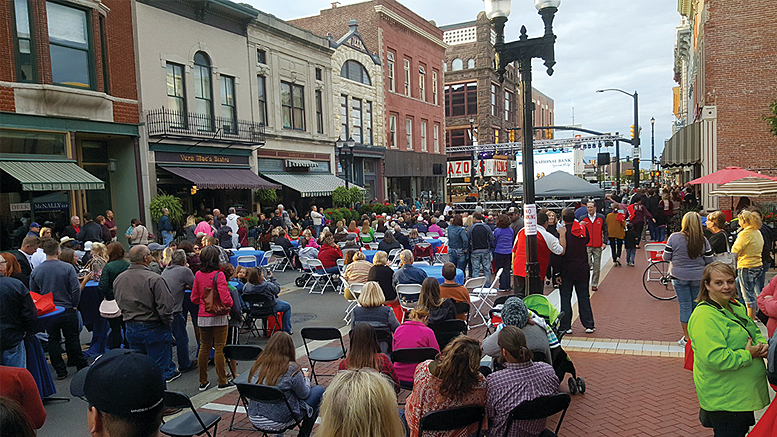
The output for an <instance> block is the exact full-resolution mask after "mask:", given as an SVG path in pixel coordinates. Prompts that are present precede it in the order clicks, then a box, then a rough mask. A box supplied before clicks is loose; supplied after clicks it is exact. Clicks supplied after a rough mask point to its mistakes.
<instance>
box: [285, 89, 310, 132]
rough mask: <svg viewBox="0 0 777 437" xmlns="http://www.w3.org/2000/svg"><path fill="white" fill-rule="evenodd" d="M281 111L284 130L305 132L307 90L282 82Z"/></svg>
mask: <svg viewBox="0 0 777 437" xmlns="http://www.w3.org/2000/svg"><path fill="white" fill-rule="evenodd" d="M281 111H282V115H283V128H284V129H294V130H305V88H304V87H303V86H302V85H296V84H292V83H289V82H281Z"/></svg>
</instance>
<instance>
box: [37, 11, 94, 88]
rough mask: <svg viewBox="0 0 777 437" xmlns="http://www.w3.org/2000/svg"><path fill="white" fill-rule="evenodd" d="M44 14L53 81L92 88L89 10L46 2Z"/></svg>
mask: <svg viewBox="0 0 777 437" xmlns="http://www.w3.org/2000/svg"><path fill="white" fill-rule="evenodd" d="M46 15H47V21H48V24H49V52H50V54H51V76H52V80H53V81H54V83H55V84H60V85H68V86H75V87H79V88H91V89H94V84H93V82H94V80H93V78H94V74H93V72H92V68H93V67H92V61H91V59H92V58H91V56H90V55H91V53H92V45H91V38H90V37H89V35H90V34H91V29H90V28H89V24H88V23H89V20H88V17H87V15H88V13H87V12H86V11H84V10H82V9H76V8H71V7H68V6H65V5H61V4H59V3H52V2H47V3H46Z"/></svg>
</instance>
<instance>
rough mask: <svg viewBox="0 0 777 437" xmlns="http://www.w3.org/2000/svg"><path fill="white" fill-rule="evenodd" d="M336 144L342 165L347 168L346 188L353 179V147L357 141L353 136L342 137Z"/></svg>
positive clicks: (344, 168)
mask: <svg viewBox="0 0 777 437" xmlns="http://www.w3.org/2000/svg"><path fill="white" fill-rule="evenodd" d="M335 144H336V145H337V152H338V153H337V156H338V158H340V165H342V166H343V170H345V188H349V186H348V182H350V181H351V177H352V171H351V170H352V168H351V167H352V166H353V148H354V146H356V141H354V139H353V138H348V139H347V140H343V139H340V140H337V142H335Z"/></svg>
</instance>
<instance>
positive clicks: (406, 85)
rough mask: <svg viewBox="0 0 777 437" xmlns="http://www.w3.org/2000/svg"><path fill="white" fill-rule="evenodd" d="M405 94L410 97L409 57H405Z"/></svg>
mask: <svg viewBox="0 0 777 437" xmlns="http://www.w3.org/2000/svg"><path fill="white" fill-rule="evenodd" d="M405 95H406V96H408V97H410V59H407V58H405Z"/></svg>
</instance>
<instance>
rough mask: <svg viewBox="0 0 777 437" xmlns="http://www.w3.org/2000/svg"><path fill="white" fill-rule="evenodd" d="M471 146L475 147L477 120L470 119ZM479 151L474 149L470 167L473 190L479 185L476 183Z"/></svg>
mask: <svg viewBox="0 0 777 437" xmlns="http://www.w3.org/2000/svg"><path fill="white" fill-rule="evenodd" d="M469 145H470V146H474V145H475V119H474V118H470V119H469ZM477 156H478V154H477V150H475V148H474V147H473V148H472V164H471V165H470V166H469V179H470V182H471V183H472V188H475V186H476V185H477V184H476V183H475V165H476V164H477Z"/></svg>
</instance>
